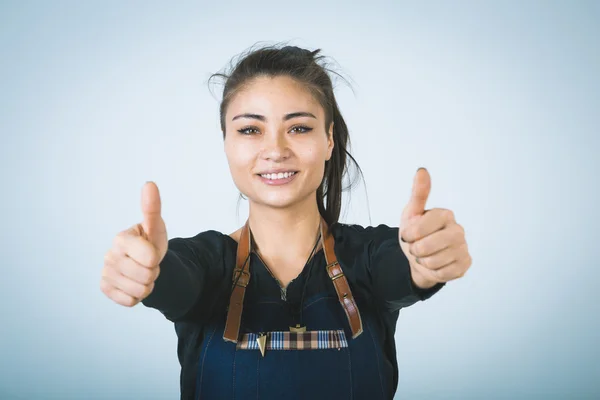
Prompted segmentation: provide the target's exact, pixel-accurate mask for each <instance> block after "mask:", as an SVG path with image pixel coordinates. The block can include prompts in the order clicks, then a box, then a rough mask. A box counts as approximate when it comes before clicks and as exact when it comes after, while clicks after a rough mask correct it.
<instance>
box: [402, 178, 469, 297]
mask: <svg viewBox="0 0 600 400" xmlns="http://www.w3.org/2000/svg"><path fill="white" fill-rule="evenodd" d="M430 191H431V177H430V176H429V172H428V171H427V170H426V169H425V168H419V170H418V171H417V173H416V175H415V179H414V182H413V188H412V194H411V197H410V200H409V202H408V204H407V205H406V207H404V210H403V211H402V217H401V222H400V230H399V238H398V239H399V240H400V247H401V248H402V251H403V252H404V254H405V255H406V257H407V258H408V261H409V263H410V268H411V275H412V278H413V282H414V283H415V284H416V285H417V286H418V287H420V288H422V289H427V288H430V287H432V286H434V285H435V284H437V283H440V282H448V281H450V280H453V279H457V278H460V277H462V276H463V275H464V274H465V273H466V272H467V270H468V269H469V268H470V266H471V263H472V259H471V256H470V254H469V251H468V249H467V242H466V241H465V231H464V229H463V227H462V226H460V225H459V224H457V223H456V221H455V219H454V213H453V212H452V211H450V210H446V209H443V208H433V209H431V210H425V203H426V202H427V198H428V197H429V192H430Z"/></svg>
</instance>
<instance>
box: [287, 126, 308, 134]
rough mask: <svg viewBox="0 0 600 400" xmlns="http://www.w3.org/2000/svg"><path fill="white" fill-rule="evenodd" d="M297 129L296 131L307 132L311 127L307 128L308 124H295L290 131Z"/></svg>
mask: <svg viewBox="0 0 600 400" xmlns="http://www.w3.org/2000/svg"><path fill="white" fill-rule="evenodd" d="M295 129H297V131H296V133H308V132H310V131H312V128H309V127H308V126H304V125H296V126H295V127H293V128H292V130H291V131H292V132H293V131H294V130H295Z"/></svg>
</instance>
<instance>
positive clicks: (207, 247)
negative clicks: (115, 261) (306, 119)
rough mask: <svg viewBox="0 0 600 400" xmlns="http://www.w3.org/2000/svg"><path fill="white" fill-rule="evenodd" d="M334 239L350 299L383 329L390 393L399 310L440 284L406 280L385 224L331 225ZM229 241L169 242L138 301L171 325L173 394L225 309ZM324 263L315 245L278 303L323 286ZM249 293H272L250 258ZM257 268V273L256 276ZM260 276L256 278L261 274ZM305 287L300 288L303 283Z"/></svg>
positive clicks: (185, 389)
mask: <svg viewBox="0 0 600 400" xmlns="http://www.w3.org/2000/svg"><path fill="white" fill-rule="evenodd" d="M330 231H331V233H332V234H333V236H334V239H335V254H336V256H337V259H338V262H339V263H340V265H341V266H342V268H343V270H344V274H345V275H346V278H347V279H348V282H349V284H350V287H351V290H352V292H353V295H354V296H355V298H361V299H366V301H368V302H369V304H371V305H372V306H373V307H374V308H375V309H377V314H378V316H379V318H378V319H379V323H380V324H382V326H383V329H382V331H383V332H385V337H384V340H383V341H382V342H383V343H384V349H383V351H384V354H385V355H386V358H387V362H389V365H390V366H391V368H393V377H394V379H393V388H394V391H395V389H396V387H397V383H398V363H397V359H396V345H395V340H394V333H395V330H396V322H397V319H398V315H399V311H400V309H401V308H403V307H408V306H410V305H412V304H414V303H415V302H417V301H420V300H426V299H428V298H429V297H431V296H433V295H434V294H435V293H436V292H438V291H439V290H440V289H441V288H442V287H443V286H444V285H445V284H444V283H439V284H437V285H435V286H433V287H432V288H430V289H425V290H423V289H420V288H418V287H416V286H415V285H414V284H413V282H412V278H411V272H410V266H409V263H408V259H407V258H406V256H405V255H404V253H403V252H402V249H401V248H400V244H399V242H398V228H394V227H389V226H387V225H379V226H377V227H371V226H369V227H366V228H365V227H362V226H360V225H346V224H341V223H335V224H333V225H332V227H331V228H330ZM236 252H237V243H236V242H235V240H233V238H231V237H230V236H228V235H226V234H223V233H220V232H217V231H214V230H210V231H204V232H201V233H199V234H197V235H196V236H193V237H189V238H182V237H176V238H173V239H170V240H169V247H168V251H167V253H166V255H165V257H164V258H163V260H162V261H161V263H160V269H161V270H160V275H159V276H158V278H157V280H156V282H155V287H154V290H153V292H152V293H151V294H150V295H149V296H148V297H147V298H146V299H144V300H143V302H142V303H143V304H144V305H145V306H147V307H152V308H155V309H157V310H159V311H160V312H161V313H162V314H163V315H164V316H165V317H166V318H167V319H168V320H170V321H172V322H174V324H175V330H176V333H177V336H178V348H177V354H178V357H179V362H180V364H181V368H182V369H181V379H180V385H181V397H182V398H192V397H193V394H194V390H195V377H196V366H197V360H198V356H199V354H200V349H201V346H202V341H203V338H204V326H205V324H206V323H207V322H208V321H210V320H211V318H213V317H214V316H215V315H219V314H220V315H222V314H223V313H225V312H226V309H227V305H228V302H229V295H230V293H231V283H232V281H231V279H232V276H233V269H234V268H235V263H236ZM310 263H316V264H318V265H319V266H321V264H322V266H323V267H324V266H325V261H324V256H323V250H320V251H319V252H318V253H317V254H315V256H314V257H313V258H312V259H311V261H310V262H309V264H307V265H306V266H305V268H304V270H303V271H302V272H301V273H300V275H299V276H298V277H297V278H296V279H294V280H292V281H291V282H290V284H289V285H288V287H287V289H286V301H288V302H289V303H290V305H291V306H292V307H291V308H293V306H294V305H298V304H299V303H300V302H301V299H302V297H303V296H302V291H303V290H305V293H304V296H305V297H309V296H310V295H311V293H317V292H318V291H319V290H322V285H325V284H331V281H330V279H329V278H328V277H327V276H326V272H325V268H318V267H316V264H315V266H313V268H312V272H311V273H310V274H308V273H307V270H309V269H310V268H309V267H310ZM250 268H251V273H252V277H251V279H250V285H249V286H248V292H249V293H253V292H254V293H257V292H261V293H265V292H269V291H276V290H280V288H279V287H277V286H276V285H273V284H272V283H273V282H272V281H271V280H270V279H268V278H266V277H265V275H264V273H266V271H265V268H264V266H263V265H262V263H261V261H260V259H259V258H258V257H254V256H253V257H252V258H251V264H250ZM261 273H262V274H263V275H261ZM261 277H262V278H261ZM304 286H306V287H304Z"/></svg>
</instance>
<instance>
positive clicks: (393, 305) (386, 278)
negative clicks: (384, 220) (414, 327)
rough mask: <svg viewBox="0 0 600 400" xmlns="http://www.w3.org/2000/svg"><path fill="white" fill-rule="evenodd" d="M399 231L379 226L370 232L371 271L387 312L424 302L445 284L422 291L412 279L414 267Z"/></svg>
mask: <svg viewBox="0 0 600 400" xmlns="http://www.w3.org/2000/svg"><path fill="white" fill-rule="evenodd" d="M398 232H399V228H394V227H389V226H387V225H379V226H377V227H369V228H366V229H365V233H368V236H369V242H368V251H369V269H370V275H371V280H372V291H373V295H374V296H375V297H376V298H377V299H378V301H379V302H380V303H381V305H382V306H383V308H384V309H386V310H388V311H397V310H399V309H401V308H404V307H409V306H411V305H412V304H414V303H416V302H417V301H420V300H427V299H429V298H430V297H431V296H433V295H434V294H435V293H437V292H438V291H439V290H440V289H441V288H442V287H444V286H445V283H438V284H436V285H434V286H433V287H431V288H429V289H421V288H419V287H418V286H416V285H415V284H414V282H413V280H412V276H411V270H410V264H409V262H408V258H406V256H405V255H404V252H403V251H402V248H401V247H400V243H399V242H398Z"/></svg>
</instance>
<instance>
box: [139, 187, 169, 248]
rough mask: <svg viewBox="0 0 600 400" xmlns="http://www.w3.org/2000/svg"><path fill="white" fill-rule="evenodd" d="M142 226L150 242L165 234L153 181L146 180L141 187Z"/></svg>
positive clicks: (158, 196) (158, 197)
mask: <svg viewBox="0 0 600 400" xmlns="http://www.w3.org/2000/svg"><path fill="white" fill-rule="evenodd" d="M142 214H143V218H144V219H143V222H142V227H143V229H144V232H145V234H146V235H147V236H148V239H149V241H150V242H151V243H155V242H156V241H155V239H156V238H157V237H159V236H160V235H164V234H165V230H166V229H165V224H164V222H163V221H162V216H161V200H160V192H159V191H158V186H156V184H155V183H154V182H146V184H145V185H144V187H143V188H142Z"/></svg>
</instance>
